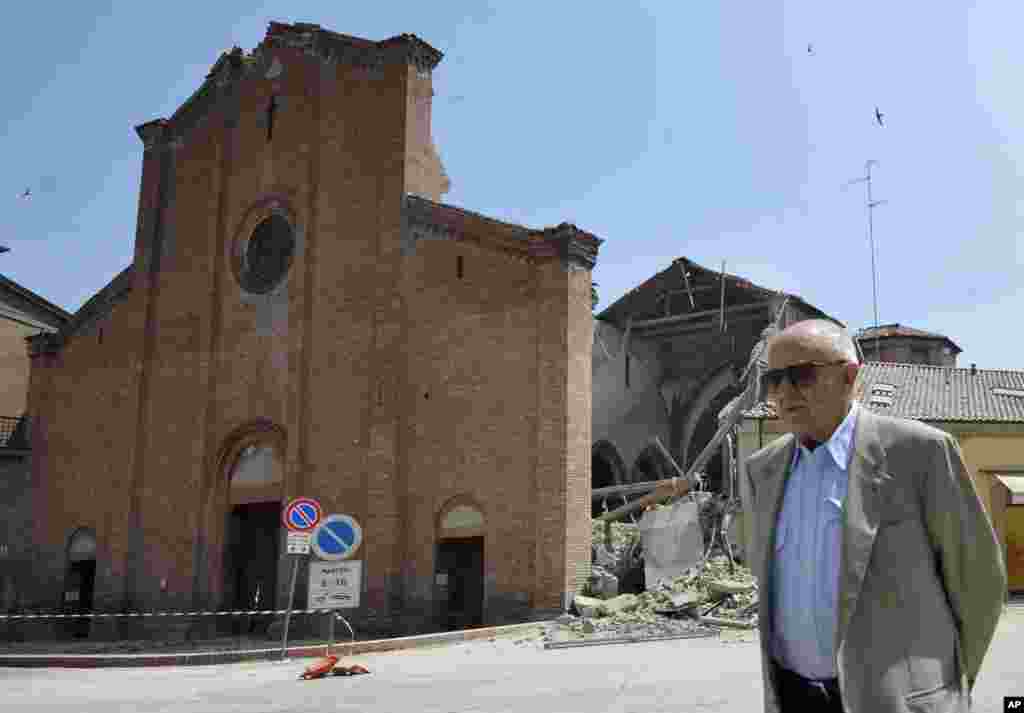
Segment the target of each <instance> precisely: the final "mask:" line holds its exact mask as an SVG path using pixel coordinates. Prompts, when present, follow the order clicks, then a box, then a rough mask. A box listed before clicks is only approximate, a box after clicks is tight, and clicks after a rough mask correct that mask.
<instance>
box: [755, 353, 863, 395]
mask: <svg viewBox="0 0 1024 713" xmlns="http://www.w3.org/2000/svg"><path fill="white" fill-rule="evenodd" d="M846 363H847V362H846V361H845V360H840V361H804V362H800V363H799V364H790V365H789V366H784V367H782V368H781V369H768V370H767V371H765V372H764V373H762V374H761V379H762V382H763V383H764V385H765V387H766V388H767V389H768V390H769V391H774V390H776V389H778V388H779V387H780V386H782V380H783V379H784V378H785V379H788V380H789V383H790V384H792V385H793V386H794V387H795V388H801V387H804V388H806V387H808V386H811V385H813V384H814V382H815V381H816V380H817V376H818V374H817V368H818V367H819V366H838V365H839V364H846Z"/></svg>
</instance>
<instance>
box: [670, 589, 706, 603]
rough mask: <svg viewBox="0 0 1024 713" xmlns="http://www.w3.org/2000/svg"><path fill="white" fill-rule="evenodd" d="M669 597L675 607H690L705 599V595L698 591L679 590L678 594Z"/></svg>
mask: <svg viewBox="0 0 1024 713" xmlns="http://www.w3.org/2000/svg"><path fill="white" fill-rule="evenodd" d="M669 599H670V600H671V601H672V606H674V607H688V606H691V605H695V604H700V603H701V602H702V601H704V597H702V596H701V595H700V593H698V592H679V593H678V594H670V595H669Z"/></svg>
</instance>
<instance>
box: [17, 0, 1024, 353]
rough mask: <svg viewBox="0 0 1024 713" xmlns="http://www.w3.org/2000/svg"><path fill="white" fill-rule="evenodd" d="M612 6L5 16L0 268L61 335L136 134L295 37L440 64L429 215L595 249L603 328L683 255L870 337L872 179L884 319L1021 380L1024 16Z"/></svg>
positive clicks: (129, 239) (85, 283)
mask: <svg viewBox="0 0 1024 713" xmlns="http://www.w3.org/2000/svg"><path fill="white" fill-rule="evenodd" d="M632 5H633V4H630V3H616V4H601V3H596V2H587V3H582V2H571V3H570V2H566V3H557V2H534V1H533V0H530V1H528V2H526V1H519V2H502V3H491V4H490V5H489V6H488V5H487V4H486V3H483V2H468V1H465V2H447V1H446V2H442V3H407V2H393V1H390V0H377V2H373V3H339V2H313V1H310V2H299V1H295V0H291V1H289V2H268V3H263V4H260V3H258V2H246V3H241V2H233V1H228V0H225V1H223V2H202V3H199V2H178V3H177V4H175V6H174V7H173V9H169V8H170V6H168V9H164V10H158V9H156V8H155V6H152V5H150V4H146V3H137V2H132V3H129V2H95V1H92V0H89V1H87V2H81V3H66V4H62V5H61V6H60V7H59V9H58V6H57V5H53V4H48V3H40V4H36V3H18V4H15V5H11V6H10V7H7V8H5V25H6V28H7V33H6V34H5V38H4V43H3V44H2V45H0V58H2V60H3V66H4V67H5V76H6V82H7V88H6V89H5V91H4V94H3V101H2V102H0V126H2V128H3V130H2V132H0V155H2V161H0V187H2V188H3V191H4V193H3V196H4V197H2V203H0V205H2V206H3V209H2V210H0V244H3V245H7V246H8V247H10V248H11V249H12V251H11V252H9V253H6V254H4V255H0V269H2V270H3V272H4V274H5V275H7V276H8V277H10V278H11V279H13V280H15V281H17V282H19V283H21V284H22V285H24V286H26V287H28V288H29V289H32V290H34V291H35V292H37V293H39V294H41V295H42V296H44V297H46V298H47V299H49V300H51V301H52V302H54V303H56V304H58V305H60V306H62V307H63V308H65V309H67V310H69V311H74V310H77V309H78V308H79V307H80V306H81V305H82V303H83V302H84V301H85V300H86V299H88V298H89V296H91V295H92V294H94V293H95V292H96V291H97V290H98V289H100V288H101V287H103V285H105V284H106V283H107V282H108V281H109V280H110V278H111V277H113V276H114V275H115V274H117V273H118V272H119V271H120V270H121V269H122V268H124V267H125V266H127V265H128V264H129V262H130V261H131V257H132V250H133V241H134V236H135V221H136V207H137V201H138V188H139V174H140V169H141V158H142V145H141V143H140V142H139V140H138V138H137V137H136V135H135V133H134V131H133V127H134V126H135V125H137V124H140V123H142V122H145V121H148V120H150V119H153V118H156V117H160V116H169V115H170V114H171V113H172V112H173V111H174V110H175V109H176V108H177V107H178V106H179V105H180V103H181V102H182V101H184V100H185V99H186V98H187V97H188V96H189V94H191V93H192V91H194V90H195V89H196V88H197V87H199V85H200V84H201V82H202V81H203V78H204V77H205V75H206V72H207V71H208V70H209V68H210V66H211V65H212V64H213V62H214V61H215V60H216V59H217V57H218V54H219V53H220V52H221V51H222V50H224V49H227V48H230V47H231V46H232V45H235V44H237V45H239V46H241V47H243V48H244V49H246V50H250V49H252V48H253V47H254V46H255V45H257V44H258V43H259V42H260V41H261V39H262V38H263V35H264V33H265V31H266V26H267V22H268V21H269V20H279V21H285V22H295V21H299V22H315V23H318V24H320V25H321V26H323V27H325V28H328V29H332V30H336V31H338V32H343V33H346V34H352V35H357V36H361V37H366V38H369V39H375V40H379V39H384V38H386V37H390V36H392V35H396V34H400V33H403V32H409V33H415V34H417V35H419V36H420V37H422V38H423V39H425V40H426V41H427V42H430V43H431V44H432V45H433V46H435V47H437V48H438V49H440V50H442V51H443V52H444V53H445V55H446V56H445V59H444V60H443V61H442V63H441V64H440V65H439V67H438V70H437V72H436V73H435V90H436V92H437V96H436V97H435V104H434V106H435V109H434V136H435V140H436V142H437V145H438V148H439V150H440V152H441V155H442V158H443V161H444V163H445V166H446V168H447V170H448V173H449V175H450V176H451V178H452V183H453V189H452V191H451V192H450V193H449V194H448V195H447V196H446V198H445V199H446V200H447V201H448V202H451V203H454V204H456V205H460V206H464V207H466V208H469V209H472V210H476V211H480V212H482V213H485V214H488V215H492V216H494V217H497V218H502V219H506V220H512V221H517V222H521V223H524V224H526V225H528V226H530V227H544V226H548V225H554V224H557V223H559V222H561V221H563V220H567V221H570V222H574V223H576V224H577V225H578V226H579V227H581V228H584V229H586V230H589V231H591V232H593V233H595V234H597V235H598V236H599V237H602V238H604V239H605V240H606V242H605V244H604V246H603V248H602V251H601V256H600V259H599V264H598V267H597V268H596V270H595V279H596V280H597V281H598V282H599V283H600V294H601V297H602V301H601V305H600V306H599V308H598V309H601V308H602V307H604V306H607V305H608V304H610V303H611V302H612V301H614V300H615V299H617V298H618V297H619V296H621V295H622V294H623V293H625V292H626V291H628V290H629V289H631V288H632V287H634V286H636V285H638V284H639V283H641V282H643V281H644V280H645V279H646V278H648V277H650V276H651V275H653V274H654V273H656V272H658V271H659V270H661V269H662V268H664V267H666V266H667V265H668V264H669V262H670V261H671V260H672V259H673V258H675V257H679V256H686V257H688V258H690V259H692V260H695V261H696V262H698V263H700V264H703V265H705V266H707V267H713V268H716V269H717V268H719V267H720V266H721V262H722V260H725V261H726V269H727V270H728V271H729V272H731V273H736V274H739V275H742V276H744V277H746V278H748V279H750V280H752V281H754V282H756V283H758V284H761V285H764V286H766V287H769V288H773V289H784V290H787V291H792V292H795V293H797V294H799V295H800V296H801V297H803V298H804V299H805V300H807V301H809V302H811V303H812V304H815V305H816V306H818V307H819V308H821V309H823V310H824V311H825V312H827V313H829V314H831V315H833V316H835V317H837V318H838V319H840V320H842V321H844V322H845V323H847V324H848V325H849V326H850V327H852V328H854V329H856V328H859V327H863V326H867V325H869V324H871V322H872V320H873V317H872V304H871V267H870V265H871V258H870V251H869V248H868V240H867V229H866V212H865V208H864V203H865V196H864V187H863V185H858V186H854V187H852V188H849V189H847V190H845V191H844V190H842V189H841V186H842V185H843V184H844V183H845V182H846V181H847V180H849V179H851V178H855V177H857V176H860V175H863V172H864V162H865V160H867V159H869V158H870V159H876V160H878V161H879V162H880V164H879V166H877V168H876V169H875V171H874V174H875V179H876V180H875V183H874V192H875V197H876V198H879V199H887V200H889V201H890V202H889V203H888V204H887V205H884V206H881V207H879V208H878V209H877V210H876V212H875V215H876V221H875V227H876V231H875V237H876V242H877V251H878V265H879V268H878V278H879V317H880V320H881V322H883V323H886V322H900V323H902V324H907V325H912V326H915V327H919V328H922V329H930V330H935V331H939V332H942V333H945V334H947V335H948V336H950V337H951V338H952V339H953V340H954V341H956V342H957V343H958V344H959V345H960V346H961V347H962V348H963V349H964V352H963V354H961V356H960V364H961V365H962V366H967V365H969V364H970V363H971V362H976V363H977V364H978V365H979V367H982V368H1003V369H1024V356H1022V353H1024V349H1022V347H1024V337H1022V336H1021V334H1022V331H1021V329H1020V328H1019V324H1020V315H1021V314H1024V287H1021V285H1020V284H1019V282H1018V279H1017V276H1018V275H1019V274H1020V265H1021V263H1022V259H1024V244H1022V242H1021V240H1020V237H1019V235H1020V231H1021V227H1022V221H1024V204H1022V203H1021V202H1020V201H1021V197H1022V196H1024V190H1022V188H1024V186H1022V177H1021V173H1020V171H1019V170H1018V161H1019V160H1020V159H1021V158H1024V102H1022V101H1021V99H1020V97H1021V96H1022V89H1021V86H1022V85H1021V82H1022V78H1024V45H1022V43H1021V42H1020V38H1019V28H1020V27H1022V26H1024V4H1021V3H1010V2H1006V3H988V4H987V6H988V7H987V9H971V8H969V7H968V6H966V5H964V4H961V3H957V2H952V3H937V4H936V3H933V4H930V5H929V6H928V7H927V8H925V6H922V5H920V4H918V3H908V4H906V5H907V7H905V6H904V4H901V3H895V4H894V3H886V2H880V1H876V0H871V1H867V2H865V1H861V2H857V3H825V4H823V3H814V2H810V1H809V0H804V1H802V2H771V1H770V0H769V1H768V2H754V3H752V2H737V1H735V0H722V1H721V2H713V3H673V2H664V3H658V4H650V5H649V6H648V7H646V8H645V9H639V8H636V9H633V8H632ZM825 5H827V6H828V9H827V10H826V9H825V7H824V6H825ZM909 6H913V8H911V7H909ZM808 43H813V45H814V54H813V56H811V55H808V52H807V45H808ZM458 97H464V99H462V100H459V99H458ZM876 104H877V105H878V106H879V107H880V108H881V111H882V112H883V113H884V115H885V123H886V126H885V127H884V128H881V127H878V126H877V125H876V124H875V121H874V116H873V115H874V109H875V105H876ZM26 187H28V188H31V189H32V192H33V194H34V195H33V197H32V198H31V199H30V200H28V201H23V200H20V199H19V198H18V195H19V194H20V193H21V192H22V191H24V189H25V188H26Z"/></svg>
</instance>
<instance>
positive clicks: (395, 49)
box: [260, 22, 444, 72]
mask: <svg viewBox="0 0 1024 713" xmlns="http://www.w3.org/2000/svg"><path fill="white" fill-rule="evenodd" d="M267 47H290V48H293V49H298V50H302V51H304V52H306V53H307V54H310V55H313V56H316V57H319V58H320V59H321V60H322V61H324V62H327V63H332V64H333V63H341V64H353V65H356V66H369V67H373V68H379V67H380V66H381V65H383V64H385V63H388V64H392V63H395V64H397V63H405V64H409V65H412V66H414V67H415V68H416V69H417V70H419V71H421V72H429V71H431V70H433V69H434V68H435V67H436V66H437V65H438V63H440V61H441V59H442V58H443V57H444V53H442V52H441V51H440V50H437V49H435V48H434V47H431V46H430V45H429V44H428V43H426V42H424V41H423V40H421V39H420V38H419V37H417V36H416V35H412V34H401V35H396V36H394V37H390V38H388V39H386V40H382V41H381V42H374V41H372V40H365V39H363V38H361V37H352V36H350V35H343V34H340V33H338V32H331V31H329V30H325V29H323V28H322V27H320V25H315V24H311V23H303V22H297V23H295V24H291V25H289V24H287V23H281V22H271V23H270V25H269V27H268V28H267V35H266V38H265V39H264V40H263V43H262V44H261V45H260V48H261V49H262V48H267Z"/></svg>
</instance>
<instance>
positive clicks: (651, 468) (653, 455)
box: [632, 445, 674, 483]
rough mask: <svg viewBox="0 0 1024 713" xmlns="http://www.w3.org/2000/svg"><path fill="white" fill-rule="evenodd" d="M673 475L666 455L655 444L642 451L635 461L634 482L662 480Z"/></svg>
mask: <svg viewBox="0 0 1024 713" xmlns="http://www.w3.org/2000/svg"><path fill="white" fill-rule="evenodd" d="M672 475H674V473H671V472H670V466H669V464H668V463H667V462H666V461H665V456H663V455H662V454H661V451H660V450H658V448H657V447H656V446H653V445H649V446H647V447H645V448H644V449H643V450H642V451H640V454H639V455H638V456H637V457H636V461H634V463H633V474H632V481H633V482H634V483H639V482H644V481H648V480H662V479H664V478H668V477H671V476H672Z"/></svg>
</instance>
